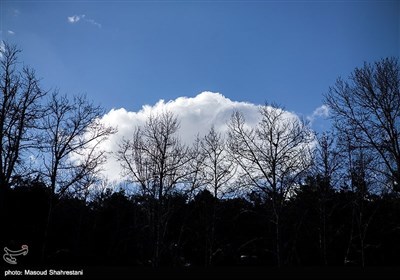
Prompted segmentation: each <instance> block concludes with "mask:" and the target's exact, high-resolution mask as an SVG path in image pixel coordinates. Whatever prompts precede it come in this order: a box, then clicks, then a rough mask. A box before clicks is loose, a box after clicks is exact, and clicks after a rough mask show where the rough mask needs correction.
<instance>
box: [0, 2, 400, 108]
mask: <svg viewBox="0 0 400 280" xmlns="http://www.w3.org/2000/svg"><path fill="white" fill-rule="evenodd" d="M0 3H1V4H0V9H1V11H0V18H1V20H0V21H1V22H0V30H1V34H0V36H1V39H2V40H5V41H8V42H12V43H16V44H17V45H18V46H19V47H20V48H21V49H22V50H23V53H22V54H21V59H22V60H23V61H24V62H25V63H26V64H28V65H30V66H32V67H33V68H35V69H36V71H37V74H38V76H39V77H42V78H43V80H42V85H43V86H44V87H46V88H55V87H57V88H59V89H60V91H61V92H64V93H68V94H74V93H86V94H87V95H88V97H89V98H90V99H93V100H94V101H95V102H97V103H99V104H101V105H102V106H103V107H104V108H105V109H106V110H107V111H108V110H110V109H112V108H121V107H124V108H126V109H127V110H128V111H137V110H139V109H140V108H141V107H142V106H143V105H145V104H155V103H156V102H157V101H158V100H159V99H164V100H166V101H168V100H173V99H176V98H178V97H180V96H187V97H194V96H196V95H197V94H198V93H200V92H203V91H212V92H219V93H221V94H223V95H224V96H225V97H227V98H229V99H231V100H234V101H248V102H251V103H254V104H263V103H264V102H265V101H269V102H276V103H278V104H280V105H283V106H284V107H285V108H286V109H287V110H289V111H292V112H296V113H297V114H300V115H304V116H307V115H310V114H312V112H313V111H314V110H315V109H316V108H318V107H319V106H321V104H322V99H323V97H322V94H323V93H325V92H326V91H327V90H328V88H329V86H331V85H333V83H334V82H335V80H336V78H337V77H338V76H343V77H346V76H347V75H348V74H349V73H350V72H351V71H352V70H353V69H354V68H355V67H357V66H362V64H363V62H364V61H370V62H372V61H374V60H377V59H380V58H383V57H387V56H400V1H82V2H79V1H34V0H33V1H5V0H1V1H0ZM83 15H84V16H83ZM78 19H79V20H78Z"/></svg>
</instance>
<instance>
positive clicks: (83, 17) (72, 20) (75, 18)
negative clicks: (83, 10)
mask: <svg viewBox="0 0 400 280" xmlns="http://www.w3.org/2000/svg"><path fill="white" fill-rule="evenodd" d="M67 19H68V22H69V23H71V24H74V23H77V22H79V21H81V20H82V21H84V22H87V23H90V24H92V25H95V26H97V27H98V28H101V24H100V23H98V22H97V21H95V20H94V19H91V18H86V15H73V16H70V17H67Z"/></svg>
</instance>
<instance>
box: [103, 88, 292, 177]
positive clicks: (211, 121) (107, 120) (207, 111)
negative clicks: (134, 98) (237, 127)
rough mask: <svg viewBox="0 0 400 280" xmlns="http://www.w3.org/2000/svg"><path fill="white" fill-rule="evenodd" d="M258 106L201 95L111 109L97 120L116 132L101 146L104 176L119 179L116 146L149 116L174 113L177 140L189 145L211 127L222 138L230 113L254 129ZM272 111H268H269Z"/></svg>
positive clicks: (220, 95)
mask: <svg viewBox="0 0 400 280" xmlns="http://www.w3.org/2000/svg"><path fill="white" fill-rule="evenodd" d="M259 108H260V106H259V105H256V104H252V103H247V102H237V101H232V100H230V99H229V98H227V97H225V96H223V95H222V94H220V93H213V92H202V93H200V94H198V95H197V96H195V97H179V98H177V99H175V100H170V101H167V102H166V101H165V100H160V101H158V102H157V103H156V104H154V105H145V106H143V107H142V108H141V109H140V110H139V111H137V112H130V111H127V110H126V109H124V108H120V109H112V110H110V111H109V112H108V113H106V114H105V115H104V116H103V117H102V118H101V121H102V122H103V123H104V124H106V125H110V126H113V127H116V128H117V129H118V132H117V133H116V134H114V135H111V136H110V138H109V139H108V140H107V141H105V142H104V143H102V147H101V148H102V149H104V150H106V151H107V152H110V155H111V156H110V157H109V160H108V161H107V163H106V165H105V166H104V170H105V171H104V174H103V175H104V176H105V177H107V178H108V179H109V180H111V181H117V182H119V181H120V180H121V175H120V173H121V172H120V171H121V169H120V165H119V163H118V162H117V160H116V159H115V154H116V153H117V151H118V148H119V144H120V143H121V140H122V139H123V138H125V139H129V138H131V137H132V135H133V132H134V129H135V128H136V127H137V126H141V125H144V124H145V123H146V120H147V119H148V117H149V116H150V114H157V113H161V112H165V111H170V112H172V113H174V114H175V115H176V116H177V117H178V119H179V121H180V130H179V137H180V138H181V140H182V142H183V143H185V144H187V145H191V144H192V143H193V142H194V140H195V139H196V137H197V135H199V136H200V137H203V136H204V135H206V134H207V133H208V131H209V129H210V128H211V126H214V128H215V129H216V131H218V132H221V133H222V135H226V132H227V129H228V128H227V123H228V122H229V120H230V117H231V115H232V113H233V112H234V111H240V112H241V113H242V114H243V115H244V117H245V119H246V124H247V125H248V126H251V127H255V126H256V125H257V124H258V122H259V121H260V114H259ZM271 109H272V108H271ZM285 115H286V116H287V117H288V118H297V115H295V114H293V113H290V112H285Z"/></svg>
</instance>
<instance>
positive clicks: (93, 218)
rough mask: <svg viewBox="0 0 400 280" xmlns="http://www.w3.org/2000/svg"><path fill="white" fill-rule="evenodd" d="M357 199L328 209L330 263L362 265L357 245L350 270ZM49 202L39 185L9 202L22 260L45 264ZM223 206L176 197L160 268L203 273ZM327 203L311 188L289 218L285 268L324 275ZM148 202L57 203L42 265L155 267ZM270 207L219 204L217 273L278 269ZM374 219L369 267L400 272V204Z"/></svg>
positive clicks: (340, 196) (373, 202) (11, 235)
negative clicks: (322, 234)
mask: <svg viewBox="0 0 400 280" xmlns="http://www.w3.org/2000/svg"><path fill="white" fill-rule="evenodd" d="M354 195H355V194H354V193H352V192H350V191H333V190H332V191H331V193H330V195H329V201H328V203H327V208H329V209H330V215H329V219H328V221H327V232H326V236H327V264H328V265H329V266H345V265H354V266H357V265H360V254H359V248H357V244H358V243H357V242H354V243H353V245H352V246H354V248H352V250H351V254H350V258H351V262H349V263H344V257H345V254H346V250H347V245H348V244H347V243H348V236H349V234H350V231H351V214H349V213H351V207H352V206H351V205H352V201H353V196H354ZM49 199H50V194H49V191H48V188H46V187H45V186H44V185H43V184H41V183H39V182H25V183H24V185H21V186H19V187H15V188H13V189H10V190H9V191H8V193H7V208H6V209H7V213H6V214H7V215H6V217H7V218H6V220H5V221H4V223H3V225H6V226H5V227H4V230H3V235H4V244H7V246H10V247H12V246H13V245H15V247H18V246H20V244H28V245H29V248H30V253H29V255H28V257H27V258H24V259H22V258H21V261H23V262H25V263H30V264H35V263H36V264H40V263H41V261H40V260H41V244H42V242H43V236H44V230H45V226H46V219H47V213H48V212H47V211H48V209H47V208H48V206H49ZM213 199H215V198H214V197H213V195H212V194H211V193H209V192H208V191H203V192H200V193H199V194H198V195H197V196H196V197H195V198H194V199H193V200H191V201H188V200H187V199H186V197H184V196H183V195H182V194H176V195H171V196H169V197H168V198H167V203H168V205H169V207H170V209H172V212H171V218H170V221H169V225H168V231H167V232H166V234H165V242H164V244H163V248H162V250H161V261H160V265H161V266H168V267H188V266H190V267H203V266H205V265H206V259H205V256H206V252H205V244H206V238H207V228H208V227H209V226H210V225H209V223H210V221H211V216H212V211H211V208H210V207H209V205H211V203H212V200H213ZM318 200H319V194H318V192H317V191H316V190H315V188H313V186H312V184H310V185H305V186H303V187H302V188H301V190H300V191H298V194H297V195H296V196H295V197H293V198H292V199H291V200H289V201H286V203H285V205H284V209H283V217H284V220H283V226H282V233H283V234H282V236H283V242H282V248H283V254H282V256H283V257H284V258H283V263H284V265H285V266H291V267H293V266H294V267H295V266H299V265H301V266H320V265H322V264H323V260H322V258H321V255H320V251H319V234H318V232H319V228H318V227H319V217H318V207H317V206H318ZM146 203H149V201H148V200H147V199H146V198H145V197H141V196H127V195H125V194H124V192H105V193H103V194H102V195H101V196H99V197H98V198H97V199H96V200H94V201H92V202H90V203H85V202H84V201H83V200H80V199H77V198H72V197H63V198H61V199H58V200H57V201H54V202H53V205H54V206H53V207H54V209H53V215H52V219H51V223H50V229H51V230H50V231H49V232H50V234H49V236H48V240H47V242H48V247H47V250H46V256H45V258H44V260H43V262H44V264H63V265H67V264H71V265H118V266H137V267H147V266H148V267H150V266H151V254H152V251H151V244H152V240H151V236H150V235H149V233H150V229H149V221H148V217H147V213H146V209H147V207H146V206H145V204H146ZM268 203H269V202H268V200H267V201H264V202H263V200H262V199H261V198H257V197H256V196H255V195H254V194H253V195H252V196H249V198H235V199H226V200H217V204H218V215H217V217H218V220H217V221H216V229H215V230H216V234H215V240H216V242H215V246H214V247H215V250H214V252H213V256H212V262H211V265H212V266H214V267H217V266H270V267H273V266H275V265H276V263H275V259H274V255H273V254H274V251H273V241H272V240H273V234H274V231H273V225H272V224H271V222H270V220H268V218H267V217H268V211H269V209H270V207H269V205H268ZM365 207H366V212H368V211H375V216H374V219H373V221H372V222H371V225H370V228H369V231H368V234H367V237H366V246H365V251H366V260H365V262H366V265H367V266H388V265H389V266H396V265H398V264H399V263H400V257H399V254H398V252H399V251H400V245H399V244H400V202H399V200H398V198H397V197H395V196H394V195H384V196H372V197H371V199H369V200H368V201H367V202H366V206H365Z"/></svg>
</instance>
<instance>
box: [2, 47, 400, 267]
mask: <svg viewBox="0 0 400 280" xmlns="http://www.w3.org/2000/svg"><path fill="white" fill-rule="evenodd" d="M19 53H20V51H19V50H18V48H17V47H16V46H13V45H11V44H5V46H4V48H3V49H2V50H1V56H0V58H1V74H0V88H1V97H0V142H1V150H0V208H1V209H0V213H1V224H2V230H1V235H2V238H1V241H2V244H1V246H2V247H6V246H7V247H8V248H14V249H19V248H21V245H22V244H27V245H28V246H29V254H28V255H27V256H25V257H23V258H20V261H21V263H23V264H37V265H43V264H54V265H56V264H58V265H64V264H70V265H98V266H101V265H116V266H137V267H218V266H243V267H248V266H257V267H298V266H321V267H325V266H334V267H345V266H357V267H366V266H367V267H368V266H398V265H399V264H400V254H399V252H400V198H399V192H400V189H399V187H398V184H399V183H400V171H399V170H400V65H399V63H398V59H397V58H384V59H381V60H380V61H377V62H372V63H367V62H366V63H365V64H364V65H363V66H362V67H361V68H356V69H355V70H354V71H353V72H352V73H351V74H350V76H349V77H348V78H347V79H342V78H338V79H337V82H336V83H335V84H334V85H333V86H331V87H330V88H329V89H328V91H327V93H326V94H325V95H324V103H326V105H327V106H329V108H330V118H331V121H332V128H331V130H330V131H326V132H324V133H316V132H314V131H312V129H311V128H310V126H309V124H307V122H306V121H304V120H301V119H300V118H298V117H297V116H293V114H289V113H288V112H287V111H285V110H284V109H283V108H281V107H279V106H277V105H274V104H265V105H263V106H260V122H259V124H258V125H257V126H255V127H249V126H248V125H247V124H246V120H245V117H244V115H243V114H242V113H241V112H233V113H232V116H231V118H230V120H229V121H228V122H227V124H226V126H227V133H226V134H221V133H220V132H218V131H217V130H216V129H215V128H214V127H213V126H212V124H210V131H209V133H208V134H207V135H200V136H199V137H198V138H197V140H196V141H195V143H193V145H192V146H187V145H185V144H184V143H182V142H181V141H180V139H179V137H178V135H179V117H178V116H176V115H174V114H173V113H172V112H163V113H160V114H154V115H151V116H150V117H149V118H148V120H147V122H146V123H145V125H143V126H138V127H137V128H136V129H135V130H134V131H132V137H131V138H129V139H124V140H122V141H121V143H119V147H120V148H119V151H118V153H115V154H113V155H110V154H108V153H106V152H105V151H103V150H101V148H100V147H101V144H102V143H103V141H105V140H106V139H107V137H108V136H109V135H111V134H113V133H116V131H117V128H113V127H109V126H107V125H105V124H103V123H101V121H100V118H101V116H102V114H104V111H103V109H102V108H100V107H98V106H96V105H94V104H93V103H92V102H90V101H88V100H87V99H86V97H85V96H83V95H77V96H74V97H72V98H71V97H70V96H67V95H62V94H60V93H59V92H58V90H44V89H43V88H42V87H41V85H40V80H39V79H38V78H37V77H36V74H35V71H34V70H33V69H32V68H29V67H26V66H21V65H22V64H21V63H20V62H19V60H18V55H19ZM328 86H329V85H327V88H328ZM109 156H114V157H116V158H117V159H118V161H119V163H120V165H121V170H122V174H121V176H124V178H125V179H126V180H125V181H124V182H123V183H119V184H118V185H113V183H110V182H108V181H107V180H106V179H104V178H103V177H102V176H101V174H102V166H103V163H104V162H105V161H106V160H107V157H109ZM128 190H129V191H128Z"/></svg>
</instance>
